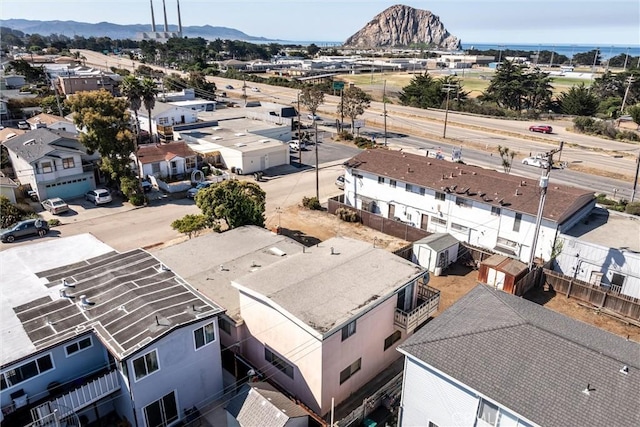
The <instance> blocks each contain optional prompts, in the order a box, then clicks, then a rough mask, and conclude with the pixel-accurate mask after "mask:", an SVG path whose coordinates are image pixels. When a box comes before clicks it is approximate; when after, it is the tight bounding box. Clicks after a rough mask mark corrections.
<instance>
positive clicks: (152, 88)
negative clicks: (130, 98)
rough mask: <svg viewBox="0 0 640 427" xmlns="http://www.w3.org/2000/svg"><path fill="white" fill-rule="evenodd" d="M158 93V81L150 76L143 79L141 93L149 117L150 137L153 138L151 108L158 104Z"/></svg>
mask: <svg viewBox="0 0 640 427" xmlns="http://www.w3.org/2000/svg"><path fill="white" fill-rule="evenodd" d="M157 94H158V87H157V86H156V82H155V81H153V79H151V78H149V77H145V78H144V79H142V84H141V90H140V95H141V97H142V103H143V104H144V108H145V109H146V110H147V114H148V117H149V138H152V139H153V132H152V130H153V129H152V127H151V110H153V107H155V106H156V95H157Z"/></svg>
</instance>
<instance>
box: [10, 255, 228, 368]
mask: <svg viewBox="0 0 640 427" xmlns="http://www.w3.org/2000/svg"><path fill="white" fill-rule="evenodd" d="M37 276H38V277H39V278H40V279H41V280H42V282H43V283H44V286H45V287H48V288H54V287H59V288H60V290H62V289H64V290H65V292H66V294H67V295H70V296H71V297H64V296H63V295H62V294H60V297H59V298H51V296H46V297H43V298H38V299H36V300H33V301H31V302H29V303H27V304H23V305H21V306H18V307H14V308H13V311H14V312H15V314H16V316H17V317H18V319H20V322H21V323H22V326H23V328H24V330H25V332H26V334H27V336H28V337H29V339H30V341H31V343H32V344H33V345H34V346H35V349H36V350H41V349H45V348H48V347H50V346H52V345H55V344H57V343H58V342H61V341H64V340H66V339H69V338H73V337H75V336H76V335H77V334H78V333H82V332H86V331H88V330H91V329H92V330H93V331H94V332H95V333H96V335H98V336H99V337H100V339H101V341H102V342H103V343H104V344H105V345H106V346H107V347H108V348H109V349H110V351H111V353H112V354H113V355H114V356H115V357H117V358H119V359H122V358H124V357H126V356H128V355H129V354H131V353H132V352H134V351H136V350H138V349H139V348H141V347H143V346H145V345H146V344H148V343H151V342H153V341H155V340H156V339H157V338H159V337H161V336H163V335H165V334H167V333H169V332H170V331H172V330H174V329H176V328H178V327H180V326H183V325H185V324H189V323H192V322H196V321H198V320H199V319H202V318H207V317H210V316H213V315H215V314H217V313H219V312H220V311H221V308H220V307H218V306H216V305H215V304H211V303H207V302H205V301H204V300H202V299H201V298H200V297H199V296H198V295H197V294H196V293H194V292H193V291H192V290H191V289H190V287H189V286H188V285H187V284H186V283H185V282H184V281H183V280H182V279H181V278H180V277H178V276H176V275H175V274H174V273H173V272H171V271H170V270H169V269H167V268H166V267H164V266H163V265H162V264H161V263H160V261H158V260H157V259H156V258H154V257H153V256H152V255H151V254H149V253H147V252H145V251H143V250H141V249H138V250H133V251H129V252H125V253H117V252H111V253H106V254H104V255H100V256H98V257H95V258H92V259H88V260H85V261H81V262H77V263H75V264H72V265H65V266H62V267H59V268H55V269H51V270H47V271H42V272H39V273H37ZM65 282H66V283H67V284H68V286H64V283H65ZM83 295H84V296H86V301H88V302H89V304H83V301H82V298H81V296H83Z"/></svg>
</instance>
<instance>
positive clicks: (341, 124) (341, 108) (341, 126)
mask: <svg viewBox="0 0 640 427" xmlns="http://www.w3.org/2000/svg"><path fill="white" fill-rule="evenodd" d="M343 129H344V87H343V88H342V89H340V132H342V130H343ZM351 130H352V131H353V129H351Z"/></svg>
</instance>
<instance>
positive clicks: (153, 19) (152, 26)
mask: <svg viewBox="0 0 640 427" xmlns="http://www.w3.org/2000/svg"><path fill="white" fill-rule="evenodd" d="M149 3H150V4H151V31H153V32H154V33H155V32H156V18H155V16H154V15H153V0H149Z"/></svg>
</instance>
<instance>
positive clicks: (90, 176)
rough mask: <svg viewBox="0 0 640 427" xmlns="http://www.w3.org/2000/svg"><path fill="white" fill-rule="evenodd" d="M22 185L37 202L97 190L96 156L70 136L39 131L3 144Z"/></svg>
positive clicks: (50, 131)
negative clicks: (28, 187)
mask: <svg viewBox="0 0 640 427" xmlns="http://www.w3.org/2000/svg"><path fill="white" fill-rule="evenodd" d="M4 146H5V147H7V151H8V152H9V158H10V159H11V164H12V165H13V169H14V171H15V175H16V180H17V181H18V182H19V183H20V184H21V185H29V186H31V189H32V190H34V191H35V192H36V193H37V195H38V198H39V199H40V200H44V199H47V198H51V197H62V198H73V197H79V196H82V195H83V194H84V193H86V192H87V191H89V190H93V189H94V188H96V180H97V179H98V175H97V170H96V169H97V168H96V165H95V162H96V161H97V160H98V159H99V155H98V154H92V155H89V154H87V151H86V148H85V147H84V146H83V145H82V144H81V143H80V141H78V136H77V135H75V134H72V133H68V132H64V131H60V130H51V129H47V128H38V129H34V130H31V131H29V132H26V133H24V134H22V135H17V136H15V137H13V138H11V139H9V140H7V141H5V142H4Z"/></svg>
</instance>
